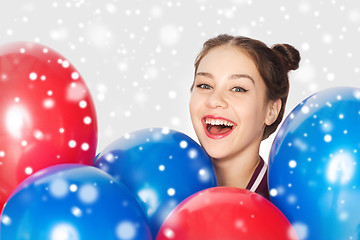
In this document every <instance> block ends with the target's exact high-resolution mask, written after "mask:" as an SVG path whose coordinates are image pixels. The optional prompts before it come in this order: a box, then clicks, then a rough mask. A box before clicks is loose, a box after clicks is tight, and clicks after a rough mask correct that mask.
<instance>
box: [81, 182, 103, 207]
mask: <svg viewBox="0 0 360 240" xmlns="http://www.w3.org/2000/svg"><path fill="white" fill-rule="evenodd" d="M98 196H99V192H98V189H97V188H96V187H94V186H93V185H90V184H86V185H84V186H81V188H80V190H79V198H80V200H81V201H82V202H83V203H86V204H91V203H94V202H95V201H96V200H97V199H98Z"/></svg>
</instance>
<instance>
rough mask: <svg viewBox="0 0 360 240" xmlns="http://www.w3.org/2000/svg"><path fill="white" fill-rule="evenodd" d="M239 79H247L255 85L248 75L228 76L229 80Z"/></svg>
mask: <svg viewBox="0 0 360 240" xmlns="http://www.w3.org/2000/svg"><path fill="white" fill-rule="evenodd" d="M239 78H247V79H249V80H251V81H252V82H253V84H255V81H254V79H253V78H252V77H250V75H248V74H233V75H231V76H230V79H239Z"/></svg>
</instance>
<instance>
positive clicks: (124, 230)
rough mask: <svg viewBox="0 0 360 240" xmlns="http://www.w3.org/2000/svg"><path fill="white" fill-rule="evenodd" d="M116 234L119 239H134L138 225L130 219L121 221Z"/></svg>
mask: <svg viewBox="0 0 360 240" xmlns="http://www.w3.org/2000/svg"><path fill="white" fill-rule="evenodd" d="M116 235H117V237H118V238H119V239H134V237H136V226H135V225H134V224H133V223H131V222H128V221H124V222H121V223H119V224H118V225H117V227H116Z"/></svg>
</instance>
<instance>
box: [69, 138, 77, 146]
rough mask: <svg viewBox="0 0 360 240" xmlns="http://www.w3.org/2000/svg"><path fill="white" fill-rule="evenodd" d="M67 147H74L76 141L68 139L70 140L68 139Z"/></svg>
mask: <svg viewBox="0 0 360 240" xmlns="http://www.w3.org/2000/svg"><path fill="white" fill-rule="evenodd" d="M69 147H70V148H74V147H76V141H75V140H70V141H69Z"/></svg>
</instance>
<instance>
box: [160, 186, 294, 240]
mask: <svg viewBox="0 0 360 240" xmlns="http://www.w3.org/2000/svg"><path fill="white" fill-rule="evenodd" d="M165 239H172V240H182V239H197V240H202V239H204V240H205V239H206V240H208V239H213V240H216V239H219V240H223V239H227V240H232V239H234V240H235V239H236V240H238V239H277V240H282V239H298V238H297V236H296V233H295V230H294V229H293V227H292V226H291V224H290V223H289V221H288V220H287V219H286V217H285V216H284V215H283V214H282V213H281V212H280V210H278V209H277V208H276V207H275V205H273V204H272V203H271V202H270V201H268V200H267V199H265V198H263V197H262V196H260V195H258V194H256V193H253V192H250V191H248V190H245V189H240V188H233V187H214V188H209V189H206V190H203V191H200V192H198V193H196V194H194V195H192V196H190V197H189V198H187V199H185V200H184V201H182V202H181V203H180V204H179V205H178V206H177V207H176V208H175V209H174V210H173V211H172V212H171V213H170V214H169V216H168V217H167V218H166V220H165V221H164V222H163V224H162V226H161V228H160V231H159V233H158V235H157V237H156V240H165Z"/></svg>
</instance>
